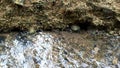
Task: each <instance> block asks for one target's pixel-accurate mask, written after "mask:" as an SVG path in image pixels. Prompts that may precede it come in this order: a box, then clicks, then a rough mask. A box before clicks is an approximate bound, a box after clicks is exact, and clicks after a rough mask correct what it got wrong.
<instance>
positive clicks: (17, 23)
mask: <svg viewBox="0 0 120 68" xmlns="http://www.w3.org/2000/svg"><path fill="white" fill-rule="evenodd" d="M21 1H22V3H21ZM0 3H1V4H0V23H1V24H0V27H1V31H8V30H12V29H16V28H17V29H20V30H28V29H29V27H34V28H35V29H37V30H38V29H56V28H59V29H65V28H66V27H67V26H70V25H72V24H75V25H79V26H81V23H82V25H83V26H86V24H87V23H89V24H90V25H88V26H91V25H94V26H98V27H99V26H104V27H105V28H106V27H107V28H108V29H113V28H119V27H120V26H119V25H120V8H119V7H120V1H119V0H91V1H89V0H65V1H59V0H9V1H7V0H1V1H0ZM88 26H86V27H88ZM8 28H10V29H8ZM100 28H101V27H100Z"/></svg>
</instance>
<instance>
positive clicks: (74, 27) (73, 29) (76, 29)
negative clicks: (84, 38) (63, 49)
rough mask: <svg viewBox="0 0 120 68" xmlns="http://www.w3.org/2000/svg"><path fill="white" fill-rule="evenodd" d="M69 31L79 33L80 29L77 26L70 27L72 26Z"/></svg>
mask: <svg viewBox="0 0 120 68" xmlns="http://www.w3.org/2000/svg"><path fill="white" fill-rule="evenodd" d="M71 30H72V31H75V32H76V31H80V27H79V26H78V25H72V26H71Z"/></svg>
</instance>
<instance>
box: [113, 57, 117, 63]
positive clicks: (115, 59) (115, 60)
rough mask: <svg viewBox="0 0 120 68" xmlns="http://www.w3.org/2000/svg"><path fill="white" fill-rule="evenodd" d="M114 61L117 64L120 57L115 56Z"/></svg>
mask: <svg viewBox="0 0 120 68" xmlns="http://www.w3.org/2000/svg"><path fill="white" fill-rule="evenodd" d="M112 63H113V64H114V65H116V64H117V63H118V58H117V57H114V58H113V61H112Z"/></svg>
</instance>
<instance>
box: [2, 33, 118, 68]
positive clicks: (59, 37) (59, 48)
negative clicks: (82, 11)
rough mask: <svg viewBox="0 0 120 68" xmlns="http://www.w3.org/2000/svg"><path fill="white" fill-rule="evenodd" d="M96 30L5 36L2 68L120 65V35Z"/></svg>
mask: <svg viewBox="0 0 120 68" xmlns="http://www.w3.org/2000/svg"><path fill="white" fill-rule="evenodd" d="M93 33H94V32H92V33H90V32H88V33H83V34H82V33H81V34H77V33H68V32H60V33H52V32H39V33H36V34H27V33H23V34H19V33H15V34H14V33H12V34H8V35H5V36H6V39H5V40H4V41H2V42H1V44H0V68H120V36H116V37H114V36H111V35H109V36H108V35H107V34H105V33H103V32H102V34H100V32H99V34H97V33H95V34H93ZM97 35H99V36H97ZM103 35H105V36H103ZM106 35H107V36H106ZM103 39H104V40H103Z"/></svg>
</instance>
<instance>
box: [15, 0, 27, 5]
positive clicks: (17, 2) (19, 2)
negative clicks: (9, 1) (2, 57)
mask: <svg viewBox="0 0 120 68" xmlns="http://www.w3.org/2000/svg"><path fill="white" fill-rule="evenodd" d="M24 1H25V0H13V2H14V3H15V4H18V5H24Z"/></svg>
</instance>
